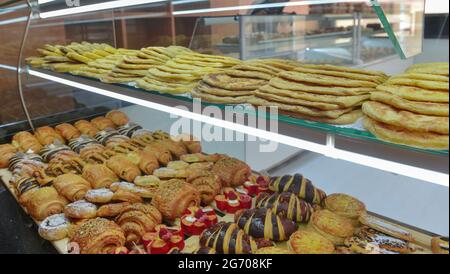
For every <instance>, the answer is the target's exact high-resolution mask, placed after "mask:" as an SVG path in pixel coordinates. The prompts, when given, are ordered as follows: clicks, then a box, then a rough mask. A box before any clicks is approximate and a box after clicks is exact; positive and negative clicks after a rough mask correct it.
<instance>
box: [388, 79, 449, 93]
mask: <svg viewBox="0 0 450 274" xmlns="http://www.w3.org/2000/svg"><path fill="white" fill-rule="evenodd" d="M386 84H389V85H399V86H411V87H418V88H424V89H431V90H444V91H448V83H442V82H436V81H426V80H416V79H407V78H391V79H389V80H388V81H387V82H386Z"/></svg>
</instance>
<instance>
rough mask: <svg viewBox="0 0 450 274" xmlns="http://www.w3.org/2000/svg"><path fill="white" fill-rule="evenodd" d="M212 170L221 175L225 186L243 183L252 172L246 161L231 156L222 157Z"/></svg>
mask: <svg viewBox="0 0 450 274" xmlns="http://www.w3.org/2000/svg"><path fill="white" fill-rule="evenodd" d="M211 171H212V172H214V173H215V174H216V175H217V176H219V178H220V180H221V182H222V186H223V187H229V186H231V187H235V186H240V185H243V184H244V183H245V182H246V181H247V180H248V178H249V177H250V175H251V173H252V170H251V169H250V167H249V166H248V165H247V164H246V163H244V162H242V161H240V160H238V159H236V158H231V157H222V158H220V159H219V160H218V161H217V162H216V163H215V164H214V166H213V167H212V169H211Z"/></svg>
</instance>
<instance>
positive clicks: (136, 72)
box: [112, 67, 148, 76]
mask: <svg viewBox="0 0 450 274" xmlns="http://www.w3.org/2000/svg"><path fill="white" fill-rule="evenodd" d="M112 71H114V72H118V73H125V74H131V75H136V76H146V75H147V74H148V71H147V70H137V69H134V70H133V69H121V68H119V67H114V68H113V69H112Z"/></svg>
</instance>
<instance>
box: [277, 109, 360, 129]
mask: <svg viewBox="0 0 450 274" xmlns="http://www.w3.org/2000/svg"><path fill="white" fill-rule="evenodd" d="M280 113H281V114H283V115H287V116H290V117H294V118H298V119H302V120H310V121H314V122H320V123H325V124H333V125H350V124H354V123H356V121H358V120H359V119H360V118H362V117H363V116H364V114H363V112H362V110H361V109H356V110H353V111H351V112H349V113H345V114H343V115H341V116H339V117H338V118H336V119H330V118H320V117H311V116H305V115H300V114H298V113H295V112H289V111H281V112H280Z"/></svg>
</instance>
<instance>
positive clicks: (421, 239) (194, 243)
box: [0, 169, 437, 254]
mask: <svg viewBox="0 0 450 274" xmlns="http://www.w3.org/2000/svg"><path fill="white" fill-rule="evenodd" d="M11 177H12V173H11V172H10V171H9V170H8V169H0V178H1V181H2V182H3V184H4V185H5V187H6V189H8V190H9V192H10V193H11V195H13V197H14V198H15V199H16V201H17V203H19V202H18V197H17V195H16V191H15V189H14V186H13V185H12V184H10V183H9V182H10V179H11ZM254 200H255V199H253V202H254ZM19 205H20V204H19ZM20 206H21V205H20ZM212 206H213V207H215V206H214V204H213V205H212ZM21 207H22V209H23V210H24V211H25V212H27V210H26V208H24V207H23V206H21ZM217 213H218V214H217V216H218V217H219V221H225V222H233V219H234V215H233V214H224V213H221V212H217ZM369 214H370V215H371V216H373V217H376V218H378V219H380V220H382V221H384V222H387V223H389V224H392V225H396V226H399V227H400V228H402V229H405V230H406V231H408V232H410V233H411V235H412V236H413V238H414V243H412V245H413V246H414V247H415V248H416V251H415V252H414V253H415V254H431V253H432V251H431V239H432V237H434V236H437V235H435V234H433V233H431V232H428V231H424V230H421V229H418V228H415V227H412V226H409V225H406V224H403V223H400V222H397V221H395V220H391V219H388V218H386V217H383V216H380V215H377V214H374V213H369ZM30 218H32V217H31V216H30ZM33 221H34V222H35V223H36V224H37V225H39V222H38V221H36V220H34V219H33ZM310 229H312V228H311V227H310V226H308V225H300V226H299V230H310ZM68 242H69V239H68V238H65V239H62V240H59V241H53V242H51V243H52V245H53V246H54V247H55V249H56V250H57V251H58V253H60V254H67V244H68ZM276 245H277V247H279V248H282V249H287V244H286V242H278V243H276ZM198 248H199V236H191V237H188V238H186V239H185V248H184V249H183V250H182V252H183V253H193V252H194V251H195V250H197V249H198Z"/></svg>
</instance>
